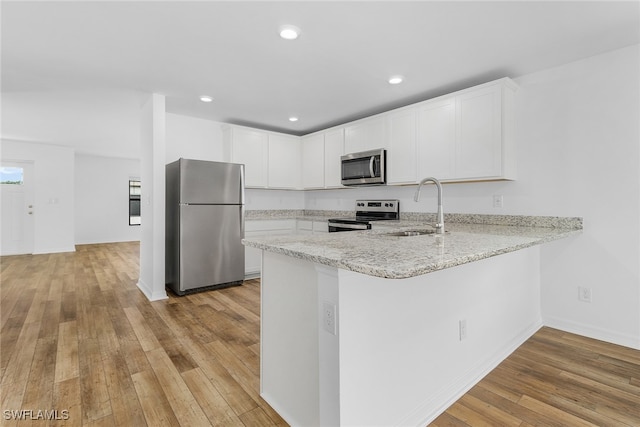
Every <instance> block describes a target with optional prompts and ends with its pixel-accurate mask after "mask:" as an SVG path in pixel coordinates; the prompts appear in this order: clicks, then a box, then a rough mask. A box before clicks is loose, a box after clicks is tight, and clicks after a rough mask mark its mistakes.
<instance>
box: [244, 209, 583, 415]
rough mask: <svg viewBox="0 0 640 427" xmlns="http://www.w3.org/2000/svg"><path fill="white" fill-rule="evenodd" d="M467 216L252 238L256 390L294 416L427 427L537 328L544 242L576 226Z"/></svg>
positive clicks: (569, 221)
mask: <svg viewBox="0 0 640 427" xmlns="http://www.w3.org/2000/svg"><path fill="white" fill-rule="evenodd" d="M458 219H460V218H458ZM462 219H463V220H465V221H467V222H466V223H465V222H461V221H458V222H452V221H450V220H449V221H448V222H447V233H445V234H444V235H435V234H423V235H415V236H414V235H412V236H401V234H402V233H399V232H401V231H403V230H417V229H419V230H426V229H428V228H429V227H426V226H425V224H424V222H419V221H418V222H416V221H400V222H393V223H389V224H384V225H385V226H386V227H384V226H383V227H381V228H379V229H377V230H370V231H357V232H346V233H329V234H321V235H312V236H309V235H290V236H265V237H253V238H247V239H245V240H244V244H245V245H247V246H250V247H254V248H258V249H261V250H262V301H261V395H262V397H263V398H264V399H265V400H266V401H267V402H269V404H270V405H271V406H272V407H273V408H274V409H275V410H276V411H278V412H279V413H280V415H281V416H282V417H283V418H284V419H285V420H287V422H289V423H290V424H291V425H294V426H298V425H299V426H303V425H304V426H312V425H322V426H325V425H368V426H374V425H425V424H426V423H428V422H429V421H431V420H432V419H433V418H435V417H436V416H437V415H438V414H439V413H440V412H442V411H443V410H445V409H446V408H447V407H448V405H450V404H451V403H453V401H455V399H457V398H458V397H459V396H460V395H461V394H462V393H464V392H465V391H466V390H468V389H469V388H470V387H471V386H472V385H473V384H475V383H476V382H477V381H478V380H479V379H480V378H481V377H482V376H484V375H485V374H486V373H487V372H488V371H490V370H491V369H492V368H493V367H495V366H496V365H497V364H498V363H499V362H500V361H502V360H503V359H504V358H505V357H506V356H507V355H508V354H509V353H510V352H512V351H513V350H514V349H515V348H516V347H517V346H519V345H520V344H521V343H522V342H524V341H525V340H526V339H527V338H529V337H530V336H531V335H532V334H533V333H534V332H535V331H536V330H537V329H538V328H539V327H540V326H541V315H540V268H539V265H540V249H539V248H540V246H539V245H540V244H542V243H546V242H550V241H552V240H556V239H561V238H566V237H570V236H573V235H576V234H578V233H580V232H581V228H582V221H581V219H579V218H548V217H501V218H500V220H499V221H493V220H491V219H492V218H491V217H490V216H473V215H471V216H462ZM504 224H511V225H504ZM531 224H535V225H536V226H530V225H531ZM496 255H499V256H496Z"/></svg>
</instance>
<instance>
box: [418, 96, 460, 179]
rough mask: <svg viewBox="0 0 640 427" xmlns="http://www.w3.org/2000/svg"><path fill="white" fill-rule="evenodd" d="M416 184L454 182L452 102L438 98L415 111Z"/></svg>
mask: <svg viewBox="0 0 640 427" xmlns="http://www.w3.org/2000/svg"><path fill="white" fill-rule="evenodd" d="M417 114H418V126H417V128H418V129H417V134H418V138H417V139H418V143H417V152H416V153H417V155H416V158H417V163H418V177H417V180H418V181H419V180H421V179H422V178H426V177H428V176H433V177H435V178H437V179H440V180H445V179H452V178H455V154H456V147H455V139H456V100H455V97H448V98H444V99H442V98H439V99H437V100H435V101H431V102H425V103H423V104H421V105H420V108H418V113H417Z"/></svg>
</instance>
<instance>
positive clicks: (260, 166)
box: [231, 128, 269, 188]
mask: <svg viewBox="0 0 640 427" xmlns="http://www.w3.org/2000/svg"><path fill="white" fill-rule="evenodd" d="M268 143H269V140H268V137H267V133H266V132H261V131H257V130H251V129H244V128H233V129H232V140H231V161H232V162H233V163H242V164H244V165H245V166H244V173H245V186H246V187H258V188H264V187H266V186H267V161H268V157H267V156H268V154H267V153H268V151H269V150H268Z"/></svg>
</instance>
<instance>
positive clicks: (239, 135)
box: [223, 125, 302, 189]
mask: <svg viewBox="0 0 640 427" xmlns="http://www.w3.org/2000/svg"><path fill="white" fill-rule="evenodd" d="M223 139H224V148H225V152H227V153H229V155H228V157H227V158H228V159H229V161H231V162H232V163H242V164H244V165H245V172H244V173H245V187H247V188H284V189H300V188H302V166H301V159H302V152H301V148H300V138H299V137H297V136H291V135H286V134H279V133H274V132H267V131H261V130H258V129H251V128H246V127H242V126H235V125H232V126H228V125H225V126H224V127H223Z"/></svg>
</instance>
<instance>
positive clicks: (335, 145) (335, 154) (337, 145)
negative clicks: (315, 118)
mask: <svg viewBox="0 0 640 427" xmlns="http://www.w3.org/2000/svg"><path fill="white" fill-rule="evenodd" d="M343 154H344V130H343V129H342V128H339V129H333V130H330V131H328V132H325V133H324V186H325V188H340V187H342V163H341V161H340V157H341V156H342V155H343Z"/></svg>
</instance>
